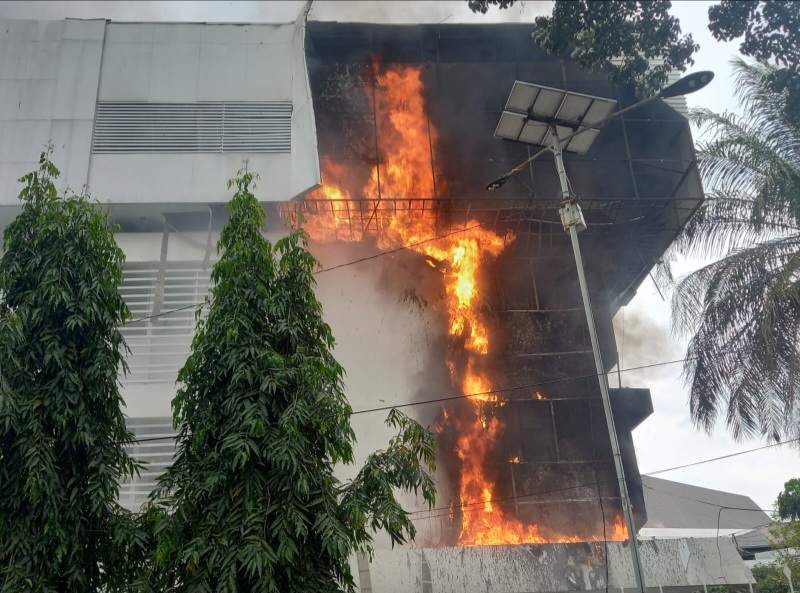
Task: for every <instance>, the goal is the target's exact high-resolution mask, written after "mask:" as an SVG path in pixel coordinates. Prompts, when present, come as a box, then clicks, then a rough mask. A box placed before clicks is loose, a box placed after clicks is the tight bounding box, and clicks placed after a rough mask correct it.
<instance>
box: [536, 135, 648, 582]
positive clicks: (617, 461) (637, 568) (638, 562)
mask: <svg viewBox="0 0 800 593" xmlns="http://www.w3.org/2000/svg"><path fill="white" fill-rule="evenodd" d="M553 137H554V140H553V146H552V148H551V150H552V151H553V154H554V155H555V159H556V170H557V171H558V179H559V181H560V182H561V195H562V197H563V199H564V201H563V203H562V206H561V209H562V221H563V222H564V225H565V226H568V229H569V230H568V232H569V237H570V239H571V240H572V251H573V253H574V254H575V267H576V268H577V269H578V283H579V284H580V288H581V297H582V298H583V309H584V311H585V312H586V324H587V325H588V327H589V338H590V339H591V342H592V352H593V353H594V365H595V369H596V370H597V381H598V383H599V384H600V396H601V398H602V400H603V411H604V412H605V416H606V425H607V426H608V436H609V438H610V439H611V453H612V455H613V457H614V468H615V469H616V471H617V480H619V494H620V498H621V499H622V513H623V514H624V516H625V524H626V525H627V526H628V541H629V542H630V550H631V560H633V573H634V576H635V578H636V588H637V589H638V591H639V593H645V579H644V567H643V566H642V559H641V556H640V555H639V542H638V541H637V540H636V525H635V523H634V521H633V509H632V507H631V504H630V498H629V497H628V486H627V484H626V483H625V470H624V468H623V467H622V455H621V454H620V450H619V440H617V429H616V428H615V426H614V415H613V414H612V412H611V398H610V397H609V395H608V382H607V381H606V374H605V369H604V368H603V359H602V358H601V355H600V342H599V341H598V339H597V329H596V327H595V324H594V315H593V313H592V303H591V301H590V300H589V289H588V288H587V286H586V276H585V274H584V270H583V258H582V257H581V248H580V244H579V243H578V225H579V224H582V223H583V217H582V215H581V214H580V206H579V205H578V204H577V203H576V202H575V201H574V200H573V198H572V196H571V195H570V191H569V183H568V182H567V173H566V171H565V169H564V159H563V157H562V154H561V143H560V142H559V139H558V136H557V135H556V133H555V130H553ZM565 214H566V216H565ZM576 214H577V218H575V215H576ZM606 561H608V559H606Z"/></svg>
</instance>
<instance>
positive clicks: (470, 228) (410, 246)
mask: <svg viewBox="0 0 800 593" xmlns="http://www.w3.org/2000/svg"><path fill="white" fill-rule="evenodd" d="M514 214H515V215H516V212H515V213H514ZM514 218H515V216H513V215H509V216H505V217H503V218H498V219H497V220H494V221H492V222H491V223H489V222H479V223H477V224H474V225H472V226H468V227H464V228H463V229H458V230H455V231H450V232H447V233H444V234H442V235H436V236H435V237H430V238H428V239H423V240H421V241H417V242H415V243H409V244H408V245H401V246H400V247H395V248H393V249H388V250H386V251H381V252H379V253H376V254H374V255H368V256H366V257H362V258H359V259H356V260H352V261H348V262H344V263H341V264H338V265H335V266H331V267H329V268H323V269H321V270H317V271H316V272H313V274H314V275H319V274H324V273H325V272H332V271H333V270H338V269H340V268H346V267H348V266H352V265H355V264H360V263H361V262H365V261H370V260H373V259H377V258H379V257H383V256H384V255H391V254H393V253H397V252H398V251H404V250H406V249H413V248H414V247H418V246H419V245H424V244H425V243H430V242H432V241H438V240H439V239H445V238H447V237H450V236H452V235H457V234H459V233H466V232H468V231H471V230H473V229H477V228H479V227H482V226H486V225H487V224H496V223H497V222H500V221H503V222H506V221H509V220H513V219H514Z"/></svg>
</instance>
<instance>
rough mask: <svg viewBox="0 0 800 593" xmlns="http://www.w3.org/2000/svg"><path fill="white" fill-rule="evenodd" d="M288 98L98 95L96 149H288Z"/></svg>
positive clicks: (98, 151)
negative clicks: (147, 99) (152, 99)
mask: <svg viewBox="0 0 800 593" xmlns="http://www.w3.org/2000/svg"><path fill="white" fill-rule="evenodd" d="M291 124H292V103H291V102H288V101H270V102H207V103H144V102H119V101H98V102H97V112H96V114H95V120H94V136H93V140H92V152H93V153H95V154H126V153H127V154H130V153H182V152H188V153H195V152H196V153H200V152H251V153H290V152H291V149H292V125H291Z"/></svg>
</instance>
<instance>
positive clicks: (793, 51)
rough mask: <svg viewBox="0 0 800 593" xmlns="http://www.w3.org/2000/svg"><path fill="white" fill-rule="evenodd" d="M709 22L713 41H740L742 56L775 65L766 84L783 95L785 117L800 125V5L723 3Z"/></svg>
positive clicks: (776, 1) (754, 1)
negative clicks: (784, 99)
mask: <svg viewBox="0 0 800 593" xmlns="http://www.w3.org/2000/svg"><path fill="white" fill-rule="evenodd" d="M708 19H709V25H708V28H709V30H710V31H711V33H712V34H713V35H714V37H715V38H716V39H718V40H720V41H731V40H733V39H739V38H742V42H741V44H740V45H739V51H740V52H741V53H742V55H745V56H750V57H752V58H755V59H757V60H758V61H760V62H770V63H774V64H775V65H776V66H777V68H775V69H774V70H773V72H771V73H770V76H769V77H768V78H767V79H766V80H765V84H766V85H767V86H768V88H770V89H771V90H772V91H773V92H775V93H781V94H783V95H784V96H785V98H786V107H787V116H788V117H790V118H791V119H792V120H793V121H794V122H795V123H800V2H794V1H779V0H770V1H769V2H765V1H759V0H736V1H735V2H733V1H730V0H723V2H720V3H719V4H715V5H713V6H711V7H710V8H709V9H708Z"/></svg>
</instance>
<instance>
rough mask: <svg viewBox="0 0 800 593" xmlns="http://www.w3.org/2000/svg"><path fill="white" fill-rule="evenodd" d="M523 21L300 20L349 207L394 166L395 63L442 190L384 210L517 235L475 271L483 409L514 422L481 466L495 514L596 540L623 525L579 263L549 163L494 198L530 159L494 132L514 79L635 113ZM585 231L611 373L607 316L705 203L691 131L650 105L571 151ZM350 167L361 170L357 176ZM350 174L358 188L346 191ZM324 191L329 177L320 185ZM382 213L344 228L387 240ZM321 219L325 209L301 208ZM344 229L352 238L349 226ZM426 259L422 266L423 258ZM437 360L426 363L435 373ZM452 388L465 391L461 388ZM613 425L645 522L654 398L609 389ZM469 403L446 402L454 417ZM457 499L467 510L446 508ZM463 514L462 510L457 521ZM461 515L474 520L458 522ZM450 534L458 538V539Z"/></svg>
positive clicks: (367, 212)
mask: <svg viewBox="0 0 800 593" xmlns="http://www.w3.org/2000/svg"><path fill="white" fill-rule="evenodd" d="M531 30H532V27H531V26H527V25H480V26H476V25H438V26H433V25H419V26H385V25H364V24H341V23H319V22H311V23H309V24H308V36H307V42H306V43H307V58H308V69H309V78H310V84H311V89H312V98H313V101H314V111H315V117H316V126H317V133H318V142H319V151H320V160H321V162H322V163H323V171H327V172H328V174H329V175H334V176H335V175H336V172H337V171H340V170H341V171H344V170H346V171H348V175H347V176H346V177H347V178H348V179H344V178H342V179H334V181H336V182H337V183H347V182H348V181H349V182H350V183H351V185H352V187H351V189H352V194H353V195H354V196H357V194H358V191H359V188H360V187H361V186H363V184H364V180H366V179H368V177H369V176H370V172H371V171H373V170H375V169H376V168H377V170H378V171H379V172H380V168H381V167H382V166H384V165H385V163H383V155H384V152H385V149H386V147H385V145H384V144H383V141H382V122H383V121H385V118H388V117H390V114H388V113H382V112H380V111H379V110H378V109H377V108H376V104H377V103H376V101H375V90H374V89H375V84H376V83H375V77H376V72H377V71H379V70H380V69H381V68H383V67H384V66H385V65H387V64H412V65H415V66H420V67H421V68H422V79H423V81H424V89H425V91H424V95H423V98H422V100H423V101H424V103H425V113H426V116H427V118H428V120H429V130H431V132H430V137H429V140H430V161H431V163H430V169H429V170H426V171H425V172H423V173H421V174H425V175H431V176H433V178H434V180H433V188H434V189H433V192H434V193H433V195H425V196H415V195H382V196H380V197H379V201H380V203H381V204H389V205H390V206H389V207H391V208H397V209H402V208H408V207H409V204H411V203H412V202H414V204H415V207H416V208H418V210H417V212H418V213H419V214H420V215H425V216H433V217H435V218H436V225H437V228H439V229H441V231H442V232H448V231H451V230H452V229H458V228H461V227H463V226H465V225H466V224H468V222H470V221H475V220H477V221H480V223H481V224H483V225H484V226H485V227H486V228H491V229H493V230H495V232H497V233H498V234H499V235H506V236H511V235H513V237H514V240H513V241H512V242H510V244H509V245H508V246H507V247H506V249H505V250H504V251H503V253H502V255H500V257H499V258H497V260H496V261H493V262H492V264H491V265H489V266H487V267H486V268H485V269H484V270H483V272H482V274H483V278H482V285H483V286H484V287H485V291H484V292H485V295H484V298H483V314H484V316H485V318H486V319H488V320H489V321H488V323H487V325H488V328H489V332H490V334H491V340H492V344H493V348H492V351H491V353H490V354H489V355H487V356H486V357H485V358H484V359H482V360H481V362H480V364H481V365H482V366H483V367H485V368H484V369H483V370H484V371H485V373H486V374H487V376H488V377H490V379H491V381H492V385H495V386H501V387H502V389H503V393H502V398H501V400H500V401H498V402H487V404H486V405H484V406H483V407H482V411H481V413H482V414H484V415H485V416H486V418H487V419H489V418H492V417H496V418H497V419H499V420H500V421H501V422H502V424H503V425H504V427H505V430H504V432H503V435H502V437H501V438H500V439H499V440H498V441H497V443H495V444H493V450H492V460H493V462H492V464H491V467H490V468H488V470H487V471H489V472H491V474H492V475H491V477H492V478H493V479H494V480H495V482H496V483H497V485H498V490H497V491H496V492H495V501H494V503H495V504H496V505H500V506H501V507H502V508H503V509H505V510H506V512H508V513H510V514H511V515H513V516H514V517H517V518H518V519H519V520H520V521H522V522H524V523H526V524H527V523H535V524H538V525H541V526H543V527H544V529H543V532H544V534H545V535H547V532H548V531H550V532H552V533H554V534H576V535H578V536H579V537H582V538H586V539H588V538H590V537H593V536H595V537H596V536H600V537H602V536H603V535H604V534H605V533H607V532H608V530H609V529H612V528H613V522H614V518H615V517H616V516H617V515H618V514H619V508H620V507H619V490H618V485H617V483H616V479H615V472H614V467H613V463H612V459H611V453H610V444H609V437H608V432H607V429H606V424H605V419H604V415H603V410H602V405H601V401H600V398H599V388H598V385H597V379H596V376H595V368H594V363H593V358H592V353H591V345H590V341H589V337H588V334H587V330H586V319H585V316H584V312H583V308H582V304H581V299H580V293H579V289H578V283H577V275H576V273H575V262H574V259H573V256H572V251H571V247H570V244H569V241H568V238H567V236H566V235H565V234H564V232H563V230H562V228H561V225H560V222H559V218H558V212H557V207H558V197H559V195H560V194H559V185H558V179H557V176H556V174H555V168H554V166H553V163H552V160H550V159H547V158H545V159H541V160H537V161H534V162H533V163H532V164H531V165H530V166H529V167H528V168H527V169H526V170H525V171H524V172H522V173H520V174H519V175H517V176H515V177H514V181H513V182H510V183H509V184H507V185H506V186H505V187H504V188H502V190H500V191H498V192H494V193H487V192H486V191H485V190H484V186H485V185H486V183H487V182H488V181H489V180H491V179H494V178H496V177H498V176H499V175H501V174H503V173H505V172H506V171H508V170H509V169H510V168H512V167H513V166H515V165H516V164H518V163H519V162H521V161H523V160H525V159H526V158H528V156H529V155H530V154H531V150H536V148H535V147H534V148H531V147H528V146H525V145H522V144H517V143H513V142H508V141H501V140H498V139H497V138H494V137H493V133H494V129H495V127H496V125H497V122H498V120H499V117H500V114H501V113H502V110H503V106H504V105H505V101H506V98H507V96H508V93H509V91H510V89H511V86H512V84H513V82H514V81H515V80H524V81H527V82H533V83H538V84H543V85H547V86H551V87H557V88H564V89H567V90H571V91H575V92H581V93H587V94H592V95H599V96H603V97H609V98H614V99H616V100H617V101H618V102H619V103H620V105H621V106H626V105H629V104H632V103H633V102H634V101H635V95H634V92H633V89H631V88H627V87H616V86H612V85H610V84H609V83H608V82H607V79H606V74H605V73H603V72H598V73H590V72H585V71H582V70H580V69H579V68H578V67H577V65H575V64H574V63H573V62H571V61H570V60H569V59H568V58H567V57H564V56H549V55H546V54H543V53H541V52H538V51H537V50H536V49H535V48H534V47H533V45H532V43H531V41H530V33H531ZM565 161H566V168H567V173H568V175H569V178H570V181H571V184H572V186H573V189H574V191H575V192H576V193H577V194H578V195H579V196H580V197H581V202H582V205H583V208H584V214H585V217H586V220H587V223H588V225H589V230H587V231H586V232H584V233H582V234H581V239H580V240H581V243H582V247H583V251H584V259H585V263H586V270H587V276H588V282H589V286H590V292H591V293H592V300H593V305H594V307H595V312H594V314H595V319H596V321H597V324H598V329H599V333H600V336H601V346H602V348H601V349H602V351H603V359H604V365H605V367H606V369H610V368H611V367H612V366H613V365H614V364H615V363H616V346H615V343H614V338H613V331H612V326H611V319H612V317H613V315H614V313H615V312H616V310H617V308H618V307H619V306H620V304H624V303H625V302H627V300H629V299H630V298H631V296H632V295H633V293H634V292H635V290H636V288H637V287H638V285H639V284H640V282H641V281H642V279H643V278H644V277H645V276H646V274H647V273H648V271H649V269H650V268H651V267H652V265H653V263H654V262H655V261H656V260H657V259H658V258H659V257H660V256H661V255H662V254H663V251H664V249H665V248H666V246H667V245H668V244H669V242H670V241H671V240H672V239H673V237H674V236H675V234H676V233H677V232H678V230H679V229H680V227H681V226H682V224H683V223H684V222H685V220H686V218H687V217H688V216H689V214H690V213H691V212H692V211H693V209H694V208H696V207H697V205H698V204H699V202H700V200H701V198H702V192H701V188H700V185H699V180H698V176H697V170H696V166H695V163H694V153H693V150H692V141H691V136H690V134H689V129H688V124H687V122H686V121H685V119H683V117H682V116H680V115H679V114H677V113H676V112H675V111H673V110H672V109H671V108H669V107H668V106H666V105H665V104H663V103H660V102H656V103H655V104H651V105H649V106H648V107H646V108H642V109H641V110H637V111H634V112H633V113H632V114H631V115H630V116H629V117H626V118H624V119H620V120H618V121H614V122H611V123H610V124H608V125H607V126H606V127H605V129H604V130H603V131H602V133H601V134H600V136H599V138H598V140H597V141H596V142H595V144H594V146H593V148H592V150H591V151H590V152H589V153H588V154H587V155H584V156H577V155H566V158H565ZM353 171H355V172H356V173H355V175H354V174H353ZM354 178H355V180H354ZM323 181H325V180H324V179H323ZM374 204H375V202H374V201H368V200H364V201H363V202H360V201H359V200H358V199H357V198H356V199H354V201H352V202H348V206H347V207H348V209H352V212H351V211H350V210H348V216H349V224H350V227H351V228H350V232H358V233H366V234H369V233H370V232H372V231H374V232H379V230H377V227H376V226H371V225H374V220H375V213H376V207H375V206H374ZM305 207H306V208H307V209H308V210H309V211H310V212H312V213H317V212H319V211H320V209H324V208H325V207H328V204H325V203H322V204H321V203H319V202H315V201H314V200H313V199H312V200H307V201H306V203H305ZM346 231H347V229H345V232H346ZM418 261H419V262H420V265H422V266H424V265H425V262H424V259H423V258H422V257H421V256H420V257H418ZM431 364H434V363H431ZM456 393H457V392H456ZM612 398H613V405H614V410H615V413H616V422H617V431H618V434H619V439H620V442H621V445H622V446H623V457H624V463H625V466H626V472H627V476H628V478H629V484H628V487H629V489H630V493H631V497H632V501H633V504H634V508H635V510H636V513H637V524H638V525H639V526H641V525H642V524H643V523H644V521H645V519H646V510H645V508H644V499H643V494H642V488H641V483H640V482H639V480H638V479H637V476H638V466H637V463H636V457H635V452H634V449H633V443H632V438H631V434H630V433H631V430H633V428H635V426H637V425H638V424H639V423H640V422H641V421H642V420H643V419H644V418H645V417H647V416H648V415H649V414H650V413H651V412H652V405H651V402H650V397H649V391H648V390H646V389H641V390H613V396H612ZM464 405H465V404H464V402H459V401H457V400H456V401H452V402H449V403H446V404H444V405H443V409H442V412H441V413H442V414H443V415H446V416H448V417H453V416H455V417H458V416H459V414H460V413H461V412H462V411H463V406H464ZM450 426H451V428H450V429H447V428H445V429H444V430H443V431H442V432H441V433H440V455H441V458H442V464H441V465H442V473H443V475H444V476H445V478H446V480H447V482H449V483H450V484H451V485H452V484H454V483H457V481H458V479H459V476H458V475H457V472H456V469H455V468H456V465H457V463H456V454H455V452H454V451H455V448H456V447H455V443H456V440H457V439H458V437H459V434H458V432H457V430H456V427H457V423H452V424H451V425H450ZM439 502H440V504H441V503H444V504H445V505H448V504H452V505H453V506H456V507H457V505H458V500H457V499H451V500H445V501H441V500H440V501H439ZM456 512H458V511H456ZM461 512H465V511H461ZM448 525H449V527H448ZM457 538H458V527H457V522H451V523H449V524H448V523H447V522H446V521H443V522H442V528H441V533H440V535H439V539H438V541H435V542H432V543H433V544H434V545H452V544H454V543H455V541H456V539H457Z"/></svg>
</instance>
